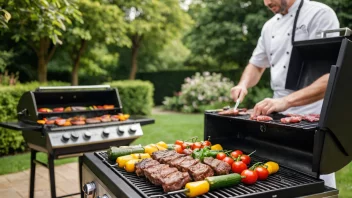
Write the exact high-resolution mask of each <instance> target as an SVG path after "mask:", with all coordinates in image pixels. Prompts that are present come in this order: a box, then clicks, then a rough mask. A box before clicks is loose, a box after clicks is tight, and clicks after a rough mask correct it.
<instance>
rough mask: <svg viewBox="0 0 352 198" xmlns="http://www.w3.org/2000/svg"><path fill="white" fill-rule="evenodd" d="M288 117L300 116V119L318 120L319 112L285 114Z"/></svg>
mask: <svg viewBox="0 0 352 198" xmlns="http://www.w3.org/2000/svg"><path fill="white" fill-rule="evenodd" d="M286 116H289V117H300V118H301V119H302V120H304V121H307V122H318V121H319V118H320V114H308V115H299V114H286Z"/></svg>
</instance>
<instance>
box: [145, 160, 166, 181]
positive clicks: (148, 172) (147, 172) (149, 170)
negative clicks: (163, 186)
mask: <svg viewBox="0 0 352 198" xmlns="http://www.w3.org/2000/svg"><path fill="white" fill-rule="evenodd" d="M164 168H169V165H167V164H159V165H156V166H152V167H149V168H146V169H144V176H145V177H146V178H147V179H148V180H149V181H151V182H152V183H153V181H154V180H153V177H152V175H153V174H154V173H160V171H161V170H162V169H164Z"/></svg>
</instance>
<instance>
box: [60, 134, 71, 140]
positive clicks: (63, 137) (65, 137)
mask: <svg viewBox="0 0 352 198" xmlns="http://www.w3.org/2000/svg"><path fill="white" fill-rule="evenodd" d="M69 139H70V135H69V134H67V133H65V134H63V135H62V139H61V140H62V141H63V142H67V141H68V140H69Z"/></svg>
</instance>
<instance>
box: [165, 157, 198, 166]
mask: <svg viewBox="0 0 352 198" xmlns="http://www.w3.org/2000/svg"><path fill="white" fill-rule="evenodd" d="M186 159H193V158H192V157H191V156H184V157H180V158H177V159H174V160H171V161H170V162H169V165H170V166H172V167H176V168H177V167H179V166H180V164H181V163H182V162H183V161H185V160H186Z"/></svg>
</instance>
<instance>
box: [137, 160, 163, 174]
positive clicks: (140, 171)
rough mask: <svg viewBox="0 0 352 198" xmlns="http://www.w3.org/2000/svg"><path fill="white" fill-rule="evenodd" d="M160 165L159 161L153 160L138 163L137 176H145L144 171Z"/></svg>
mask: <svg viewBox="0 0 352 198" xmlns="http://www.w3.org/2000/svg"><path fill="white" fill-rule="evenodd" d="M158 164H160V163H159V162H158V161H156V160H153V159H151V158H146V159H143V160H142V161H140V162H138V163H136V174H137V175H138V176H144V169H146V168H149V167H152V166H155V165H158Z"/></svg>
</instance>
